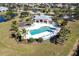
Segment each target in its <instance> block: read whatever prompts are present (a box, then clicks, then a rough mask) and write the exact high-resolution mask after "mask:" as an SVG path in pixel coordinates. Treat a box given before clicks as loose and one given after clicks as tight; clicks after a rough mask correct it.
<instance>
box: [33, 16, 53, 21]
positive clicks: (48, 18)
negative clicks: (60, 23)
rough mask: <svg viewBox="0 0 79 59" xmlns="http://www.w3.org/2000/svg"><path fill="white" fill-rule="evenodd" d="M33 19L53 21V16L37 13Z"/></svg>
mask: <svg viewBox="0 0 79 59" xmlns="http://www.w3.org/2000/svg"><path fill="white" fill-rule="evenodd" d="M32 20H48V21H52V16H48V15H35V16H34V17H33V19H32Z"/></svg>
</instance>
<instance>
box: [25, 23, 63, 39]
mask: <svg viewBox="0 0 79 59" xmlns="http://www.w3.org/2000/svg"><path fill="white" fill-rule="evenodd" d="M44 26H48V27H51V28H56V30H53V31H54V32H53V33H52V32H48V31H45V32H42V33H39V34H35V35H31V33H30V31H31V30H35V29H38V28H40V27H44ZM24 28H25V29H26V30H29V31H28V34H26V35H25V36H24V39H30V38H40V37H41V38H43V39H44V40H47V39H48V38H50V37H51V36H55V35H56V34H57V33H58V32H59V31H60V29H61V28H59V27H54V26H53V25H52V24H45V23H34V24H32V26H30V27H24Z"/></svg>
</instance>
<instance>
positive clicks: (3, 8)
mask: <svg viewBox="0 0 79 59" xmlns="http://www.w3.org/2000/svg"><path fill="white" fill-rule="evenodd" d="M4 11H8V8H7V7H0V12H4Z"/></svg>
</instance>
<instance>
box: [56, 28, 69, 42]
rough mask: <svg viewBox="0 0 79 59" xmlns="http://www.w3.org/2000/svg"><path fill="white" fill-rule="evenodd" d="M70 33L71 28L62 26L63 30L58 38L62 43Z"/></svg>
mask: <svg viewBox="0 0 79 59" xmlns="http://www.w3.org/2000/svg"><path fill="white" fill-rule="evenodd" d="M68 34H70V30H68V29H66V28H65V27H61V30H60V32H59V33H58V35H59V38H58V39H57V40H58V41H59V42H60V43H64V41H65V40H67V39H68V36H69V35H68Z"/></svg>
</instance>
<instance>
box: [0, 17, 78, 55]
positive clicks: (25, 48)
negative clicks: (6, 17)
mask: <svg viewBox="0 0 79 59" xmlns="http://www.w3.org/2000/svg"><path fill="white" fill-rule="evenodd" d="M16 20H18V18H16ZM10 25H11V21H8V22H4V23H0V55H22V56H24V55H48V56H50V55H53V56H56V55H59V56H61V55H65V56H66V55H68V54H69V52H70V50H71V49H72V47H73V45H74V43H75V42H76V39H77V38H78V37H79V21H76V22H69V23H68V25H67V27H70V30H71V35H70V37H69V39H68V40H67V41H65V43H64V45H59V44H58V45H55V44H53V43H50V42H48V41H47V42H44V43H42V44H38V45H33V44H22V43H21V44H20V43H17V42H16V40H15V39H12V38H10V37H9V36H10V32H9V28H10Z"/></svg>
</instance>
